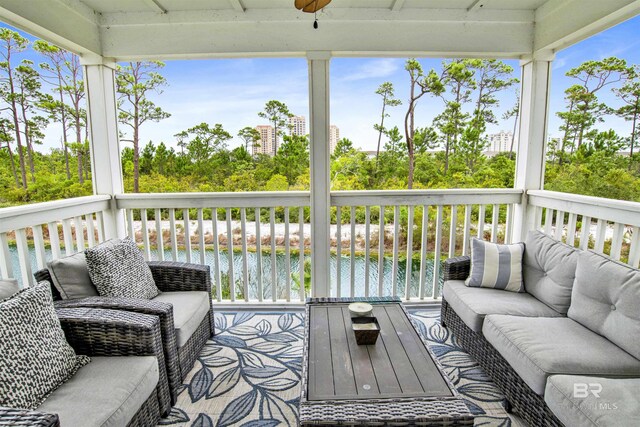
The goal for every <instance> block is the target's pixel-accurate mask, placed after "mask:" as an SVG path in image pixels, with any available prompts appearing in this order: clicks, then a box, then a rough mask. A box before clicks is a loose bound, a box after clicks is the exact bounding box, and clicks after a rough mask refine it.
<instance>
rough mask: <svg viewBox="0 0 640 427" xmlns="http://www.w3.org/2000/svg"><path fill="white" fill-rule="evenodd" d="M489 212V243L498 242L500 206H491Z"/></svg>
mask: <svg viewBox="0 0 640 427" xmlns="http://www.w3.org/2000/svg"><path fill="white" fill-rule="evenodd" d="M492 211H493V212H491V241H492V242H494V243H495V242H497V241H498V221H500V205H493V209H492Z"/></svg>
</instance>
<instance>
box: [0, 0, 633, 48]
mask: <svg viewBox="0 0 640 427" xmlns="http://www.w3.org/2000/svg"><path fill="white" fill-rule="evenodd" d="M639 12H640V0H333V2H332V3H331V4H329V5H328V6H327V7H326V8H325V9H324V10H323V11H322V12H320V13H318V19H319V24H320V28H319V29H318V30H314V29H313V27H312V24H313V19H314V16H313V14H306V13H302V12H300V11H298V10H296V9H295V8H294V0H0V20H3V21H5V22H8V23H11V24H13V25H15V26H17V27H19V28H22V29H24V30H25V31H27V32H30V33H31V34H34V35H35V36H38V37H42V38H45V39H48V40H50V41H52V42H54V43H57V44H59V45H61V46H62V47H65V48H67V49H70V50H72V51H75V52H77V53H79V54H81V55H83V56H85V58H88V57H108V58H114V59H116V60H127V59H144V58H154V59H170V58H202V57H238V56H304V55H307V54H309V52H313V51H323V52H328V53H329V54H331V55H333V56H364V55H366V56H408V55H412V56H442V57H447V56H448V57H452V56H478V57H500V58H526V57H532V56H538V57H540V56H545V57H549V56H550V55H553V52H555V51H556V50H558V49H562V48H564V47H566V46H567V45H569V44H572V43H575V42H577V41H579V40H582V39H584V38H585V37H588V36H590V35H592V34H595V33H597V32H599V31H602V30H603V29H606V28H608V27H609V26H612V25H615V24H616V23H618V22H621V21H623V20H625V19H628V18H630V17H632V16H635V15H636V14H638V13H639Z"/></svg>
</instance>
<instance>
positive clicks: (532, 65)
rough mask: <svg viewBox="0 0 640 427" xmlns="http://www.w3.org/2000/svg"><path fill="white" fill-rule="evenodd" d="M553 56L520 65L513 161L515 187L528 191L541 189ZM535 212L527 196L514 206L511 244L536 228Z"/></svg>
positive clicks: (523, 62) (549, 55)
mask: <svg viewBox="0 0 640 427" xmlns="http://www.w3.org/2000/svg"><path fill="white" fill-rule="evenodd" d="M552 60H553V54H552V53H549V54H547V55H546V56H545V57H543V58H540V57H537V56H536V57H535V58H532V59H530V60H526V61H522V62H521V67H522V91H521V94H522V95H521V99H520V127H519V129H518V151H517V160H516V177H515V187H516V188H520V189H523V190H525V191H528V190H541V189H543V188H544V167H545V156H546V139H547V125H548V122H547V120H548V110H549V88H550V79H551V61H552ZM534 214H535V212H533V211H532V210H531V209H529V208H528V206H527V196H526V194H525V195H524V197H523V198H522V203H521V204H517V205H515V210H514V218H513V234H512V240H513V241H514V242H519V241H522V240H524V239H525V237H526V235H527V232H528V231H529V230H531V229H533V228H534V227H535V225H534V222H535V215H534Z"/></svg>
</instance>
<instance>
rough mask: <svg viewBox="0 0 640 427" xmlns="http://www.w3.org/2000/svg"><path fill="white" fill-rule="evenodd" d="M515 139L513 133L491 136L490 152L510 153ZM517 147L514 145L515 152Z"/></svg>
mask: <svg viewBox="0 0 640 427" xmlns="http://www.w3.org/2000/svg"><path fill="white" fill-rule="evenodd" d="M512 139H513V132H505V131H500V133H494V134H492V135H489V146H488V147H487V150H488V151H495V152H502V151H509V150H510V149H511V140H512ZM516 149H517V147H516V145H515V144H514V145H513V151H516Z"/></svg>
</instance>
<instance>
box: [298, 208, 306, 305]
mask: <svg viewBox="0 0 640 427" xmlns="http://www.w3.org/2000/svg"><path fill="white" fill-rule="evenodd" d="M298 246H299V247H300V254H299V260H298V270H299V271H298V274H299V275H300V289H299V293H300V301H301V302H302V301H304V298H305V283H304V207H301V208H300V209H299V211H298Z"/></svg>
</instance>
